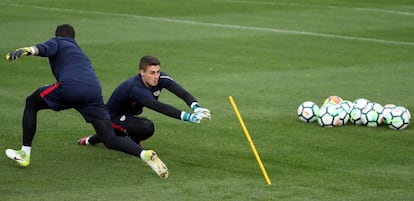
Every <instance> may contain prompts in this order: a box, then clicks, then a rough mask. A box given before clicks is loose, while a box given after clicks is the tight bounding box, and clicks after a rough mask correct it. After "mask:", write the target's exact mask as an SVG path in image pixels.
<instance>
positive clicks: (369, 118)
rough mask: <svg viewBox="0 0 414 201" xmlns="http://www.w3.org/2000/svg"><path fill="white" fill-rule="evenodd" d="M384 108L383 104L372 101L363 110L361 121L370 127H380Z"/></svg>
mask: <svg viewBox="0 0 414 201" xmlns="http://www.w3.org/2000/svg"><path fill="white" fill-rule="evenodd" d="M383 110H384V108H383V107H382V105H380V104H378V103H375V102H370V103H368V104H367V105H366V106H365V107H364V109H362V110H361V122H362V124H363V125H365V126H368V127H378V126H379V125H380V124H381V123H382V120H383V117H382V111H383Z"/></svg>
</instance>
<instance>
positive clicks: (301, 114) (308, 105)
mask: <svg viewBox="0 0 414 201" xmlns="http://www.w3.org/2000/svg"><path fill="white" fill-rule="evenodd" d="M297 114H298V118H299V119H300V120H301V121H304V122H307V123H309V122H314V121H315V120H316V119H317V118H318V114H319V106H318V105H316V103H314V102H312V101H305V102H303V103H302V104H300V105H299V107H298V113H297Z"/></svg>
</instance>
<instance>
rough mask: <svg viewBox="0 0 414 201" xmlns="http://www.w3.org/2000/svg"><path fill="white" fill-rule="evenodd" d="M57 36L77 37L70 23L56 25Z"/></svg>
mask: <svg viewBox="0 0 414 201" xmlns="http://www.w3.org/2000/svg"><path fill="white" fill-rule="evenodd" d="M55 36H62V37H72V38H75V29H74V28H73V27H72V25H70V24H61V25H58V26H57V27H56V31H55Z"/></svg>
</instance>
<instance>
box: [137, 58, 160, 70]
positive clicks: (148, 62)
mask: <svg viewBox="0 0 414 201" xmlns="http://www.w3.org/2000/svg"><path fill="white" fill-rule="evenodd" d="M156 65H161V62H160V60H158V59H157V57H154V56H151V55H145V56H143V57H142V58H141V59H140V60H139V63H138V66H139V69H143V70H145V69H146V68H147V66H156Z"/></svg>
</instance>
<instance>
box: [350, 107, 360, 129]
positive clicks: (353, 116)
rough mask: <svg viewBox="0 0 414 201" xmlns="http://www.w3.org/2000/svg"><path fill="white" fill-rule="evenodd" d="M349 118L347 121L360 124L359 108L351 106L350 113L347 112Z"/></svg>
mask: <svg viewBox="0 0 414 201" xmlns="http://www.w3.org/2000/svg"><path fill="white" fill-rule="evenodd" d="M349 116H350V118H349V121H350V122H351V123H353V124H356V125H360V124H362V121H361V109H359V108H356V107H353V108H352V109H351V113H350V114H349Z"/></svg>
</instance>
